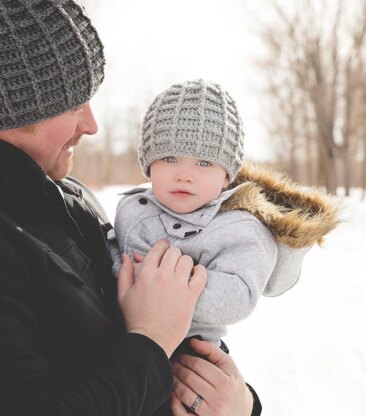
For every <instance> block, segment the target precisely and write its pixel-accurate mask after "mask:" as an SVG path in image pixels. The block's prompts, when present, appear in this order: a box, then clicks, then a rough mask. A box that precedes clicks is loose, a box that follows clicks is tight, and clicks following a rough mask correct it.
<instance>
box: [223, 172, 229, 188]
mask: <svg viewBox="0 0 366 416" xmlns="http://www.w3.org/2000/svg"><path fill="white" fill-rule="evenodd" d="M228 185H229V175H226V178H225V180H224V184H223V185H222V187H223V188H226V187H227V186H228Z"/></svg>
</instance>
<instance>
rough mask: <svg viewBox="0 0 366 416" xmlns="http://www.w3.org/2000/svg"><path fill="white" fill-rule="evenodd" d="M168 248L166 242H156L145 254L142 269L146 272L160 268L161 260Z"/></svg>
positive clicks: (167, 242)
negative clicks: (146, 270)
mask: <svg viewBox="0 0 366 416" xmlns="http://www.w3.org/2000/svg"><path fill="white" fill-rule="evenodd" d="M168 248H169V241H168V240H164V239H161V240H158V241H157V242H156V243H155V244H154V245H153V247H152V248H151V249H150V250H149V252H148V253H147V254H146V256H145V259H144V267H146V268H147V269H148V270H151V269H157V268H158V267H159V266H160V263H161V259H162V258H163V256H164V254H165V252H166V251H167V250H168Z"/></svg>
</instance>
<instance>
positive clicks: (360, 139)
mask: <svg viewBox="0 0 366 416" xmlns="http://www.w3.org/2000/svg"><path fill="white" fill-rule="evenodd" d="M243 2H244V3H246V2H245V0H243ZM84 3H85V4H86V6H87V8H88V9H89V8H90V7H91V8H92V9H93V10H94V12H95V13H96V10H97V11H98V14H99V13H103V5H102V3H100V2H99V1H98V0H85V1H84ZM88 3H89V4H88ZM229 3H230V2H228V1H227V2H225V7H229ZM265 4H266V6H265V7H267V8H268V9H267V10H270V12H271V18H270V19H268V18H267V19H262V16H261V14H260V13H259V14H258V13H257V20H258V21H259V22H260V23H259V24H258V26H257V29H256V33H257V39H258V42H259V43H258V45H260V48H261V50H262V53H261V58H258V59H257V67H256V71H257V72H258V74H259V76H261V77H262V81H261V90H260V92H258V90H257V91H256V95H257V98H258V97H259V98H258V100H259V102H260V104H259V106H260V108H261V111H260V114H261V116H260V117H261V118H260V123H262V126H265V132H266V135H267V140H268V143H270V145H271V147H272V157H271V158H269V159H268V158H267V159H266V160H265V162H266V163H267V164H270V165H273V166H274V167H276V168H277V169H280V170H282V171H284V172H286V173H287V174H288V175H289V176H291V177H293V178H294V179H295V180H297V181H299V182H300V183H303V184H305V185H317V186H322V187H325V188H326V189H328V190H329V191H330V192H336V190H337V188H339V187H342V189H344V190H345V193H346V194H348V193H349V190H350V188H351V187H361V188H363V189H366V126H365V120H366V0H356V1H345V0H344V1H343V0H332V1H330V0H328V1H325V0H318V1H316V0H289V1H280V0H273V1H266V2H265ZM289 5H290V6H291V7H289ZM89 6H90V7H89ZM244 6H245V4H244ZM243 10H244V12H243V13H245V7H244V9H243ZM262 10H264V9H262ZM136 23H138V22H136ZM172 36H174V33H173V35H172ZM239 43H240V39H239ZM254 47H255V45H254ZM207 59H209V58H207ZM190 65H191V66H192V67H194V66H195V65H196V63H195V62H194V61H192V62H191V63H190ZM146 70H147V71H148V70H149V68H146ZM121 71H123V66H122V67H121ZM138 76H139V74H136V77H138ZM107 77H108V72H107ZM215 80H216V79H215ZM218 82H220V80H218ZM121 84H122V81H121ZM223 84H225V82H223ZM169 85H170V82H169V81H168V82H167V83H166V85H165V87H167V86H169ZM225 85H226V84H225ZM121 86H122V85H116V86H115V87H114V88H117V89H118V87H121ZM229 91H230V93H232V95H233V96H234V97H235V98H237V97H238V95H240V94H241V95H244V94H247V92H245V91H240V90H238V91H233V90H229ZM158 92H160V89H159V90H158ZM109 93H110V94H112V92H111V91H109ZM154 95H155V94H154ZM154 95H153V96H154ZM150 100H151V97H150V98H149V100H145V101H144V100H140V101H144V102H139V103H138V104H136V101H134V102H131V105H130V106H127V107H125V108H124V110H123V111H121V108H120V107H118V105H116V104H114V101H113V100H112V99H111V98H109V96H108V92H104V99H103V102H104V104H103V109H102V111H101V114H99V115H98V121H99V125H100V132H99V134H98V140H94V139H90V138H89V139H88V140H87V141H88V144H87V145H86V144H85V143H82V145H80V146H79V149H78V151H77V153H76V156H75V164H74V166H75V167H74V170H73V172H72V174H73V175H75V176H76V177H78V178H80V179H81V180H83V181H85V182H86V183H87V184H89V185H91V186H104V185H108V184H116V183H129V184H135V183H139V182H143V181H145V180H146V179H144V178H143V176H142V175H141V173H140V168H139V165H138V162H137V154H136V151H137V140H138V133H139V128H140V123H141V121H142V117H143V113H144V111H145V109H146V107H147V105H146V102H147V103H149V102H150ZM263 114H264V115H265V116H263ZM243 118H244V124H245V115H244V117H243ZM257 159H261V158H260V157H259V158H257Z"/></svg>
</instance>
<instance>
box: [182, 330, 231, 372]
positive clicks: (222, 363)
mask: <svg viewBox="0 0 366 416" xmlns="http://www.w3.org/2000/svg"><path fill="white" fill-rule="evenodd" d="M190 344H191V347H192V348H193V349H194V350H195V351H196V352H197V353H198V354H200V355H204V356H205V357H206V358H207V360H208V361H209V362H211V363H212V364H214V365H215V366H216V367H218V368H220V369H221V370H222V371H223V372H224V373H226V374H232V373H233V371H235V369H236V367H235V365H234V363H233V362H232V360H231V357H230V356H229V355H228V354H226V353H225V352H224V351H222V350H221V349H220V348H217V346H215V345H214V344H213V343H211V342H207V341H200V340H198V339H195V338H192V340H191V341H190Z"/></svg>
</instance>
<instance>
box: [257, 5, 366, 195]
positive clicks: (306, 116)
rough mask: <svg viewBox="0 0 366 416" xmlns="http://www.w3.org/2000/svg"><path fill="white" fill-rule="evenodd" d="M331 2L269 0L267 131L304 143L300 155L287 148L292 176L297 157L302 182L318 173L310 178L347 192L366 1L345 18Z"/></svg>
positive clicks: (341, 9) (264, 35)
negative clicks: (289, 5)
mask: <svg viewBox="0 0 366 416" xmlns="http://www.w3.org/2000/svg"><path fill="white" fill-rule="evenodd" d="M329 4H330V3H329V2H327V3H326V2H324V1H315V0H302V1H298V2H297V3H296V6H297V7H296V8H295V10H293V11H292V12H291V11H285V10H284V8H283V7H281V6H280V5H279V4H278V3H277V2H275V3H272V7H273V10H274V12H275V16H276V19H275V23H273V22H272V23H266V24H263V27H262V31H261V38H262V40H263V42H264V44H265V46H266V50H267V56H266V58H265V59H264V60H262V62H261V66H262V68H265V69H266V72H267V80H268V83H267V85H268V88H267V93H268V96H269V97H270V103H271V106H272V115H273V117H272V121H271V123H270V124H271V130H272V131H277V132H278V134H280V135H281V137H282V141H283V142H287V143H288V144H289V146H290V148H297V149H299V148H300V149H302V152H301V158H300V160H299V156H297V158H295V153H294V151H292V152H291V151H290V152H288V153H287V159H288V161H290V162H291V161H292V164H291V163H288V165H289V167H290V174H292V175H293V176H295V177H296V176H297V175H298V173H297V171H296V169H295V168H294V165H297V164H298V163H299V162H301V159H302V163H303V164H304V165H305V166H306V167H307V168H306V169H305V171H306V178H307V181H308V182H309V181H312V180H314V176H315V175H314V173H316V176H317V178H316V182H317V183H318V184H320V185H324V186H325V187H326V188H327V189H328V190H329V191H331V192H335V191H336V189H337V187H338V186H339V185H341V184H342V185H343V186H344V187H345V189H346V193H348V190H349V187H350V186H351V180H352V177H351V174H352V169H351V168H352V167H353V163H352V162H353V160H354V158H355V155H356V149H357V148H358V144H357V142H358V141H359V140H360V137H361V136H360V129H359V123H360V120H359V117H356V113H359V112H360V104H361V103H362V100H361V99H360V98H359V96H360V90H362V91H364V88H365V87H364V86H362V87H361V86H360V83H356V80H357V79H360V77H361V78H363V77H364V76H365V68H364V55H365V45H366V0H361V1H358V2H357V4H356V2H353V8H354V10H355V11H356V12H358V13H357V14H356V13H355V15H356V16H358V18H356V19H353V20H347V16H348V17H349V14H347V13H346V11H347V10H348V9H346V7H345V3H344V2H343V0H337V1H336V2H334V3H333V4H334V6H335V7H334V9H331V8H330V7H329ZM349 4H350V2H347V7H349ZM357 6H358V8H357ZM350 21H351V22H352V24H350ZM363 85H364V84H363ZM363 94H364V92H363ZM356 102H357V105H356ZM364 105H365V102H363V103H362V106H364ZM362 108H363V107H362ZM363 137H364V135H363ZM298 154H299V153H298ZM364 157H365V156H364ZM315 166H316V168H315Z"/></svg>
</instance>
